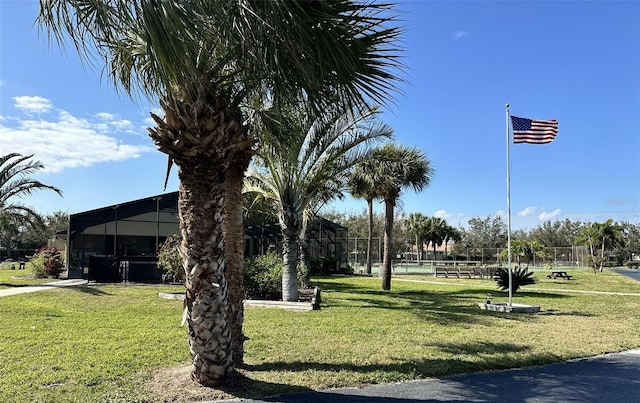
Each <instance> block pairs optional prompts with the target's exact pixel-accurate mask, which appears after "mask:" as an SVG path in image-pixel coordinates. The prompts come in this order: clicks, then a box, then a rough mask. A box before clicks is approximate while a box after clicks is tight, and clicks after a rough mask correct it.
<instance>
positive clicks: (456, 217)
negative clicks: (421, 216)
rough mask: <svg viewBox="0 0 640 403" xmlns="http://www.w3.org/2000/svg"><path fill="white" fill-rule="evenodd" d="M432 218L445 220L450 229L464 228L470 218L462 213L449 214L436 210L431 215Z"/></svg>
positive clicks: (445, 211)
mask: <svg viewBox="0 0 640 403" xmlns="http://www.w3.org/2000/svg"><path fill="white" fill-rule="evenodd" d="M433 216H434V217H438V218H442V219H444V220H446V221H447V224H449V225H451V226H452V227H459V226H465V225H467V224H468V222H469V218H470V217H468V216H466V215H465V214H463V213H450V212H448V211H447V210H438V211H436V212H435V213H433Z"/></svg>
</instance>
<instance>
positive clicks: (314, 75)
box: [39, 0, 400, 385]
mask: <svg viewBox="0 0 640 403" xmlns="http://www.w3.org/2000/svg"><path fill="white" fill-rule="evenodd" d="M394 21H395V15H394V12H393V6H392V5H389V4H382V3H373V2H368V1H367V2H353V1H335V2H307V1H261V0H255V1H251V0H247V1H237V0H218V1H209V0H182V1H163V0H95V1H91V2H84V1H75V0H41V1H40V15H39V22H40V23H41V24H42V25H43V26H44V27H45V28H46V29H48V32H49V33H50V34H52V35H53V36H54V37H55V38H56V39H57V40H58V43H60V44H64V43H69V42H70V43H72V44H73V45H74V46H75V47H76V49H77V50H78V52H79V53H80V55H81V57H82V58H83V59H84V60H87V61H89V62H94V61H96V60H98V61H100V60H101V61H103V62H104V70H105V71H106V72H107V73H108V75H109V77H110V78H111V79H112V81H113V82H114V84H115V86H116V88H118V89H122V90H124V91H125V92H126V93H128V94H131V95H134V94H139V93H143V94H145V95H146V96H148V97H149V98H150V99H151V100H152V101H156V100H159V102H160V105H161V107H162V109H163V112H164V116H163V117H160V116H156V115H153V114H152V117H153V118H154V120H155V123H156V127H155V128H151V129H149V134H150V136H151V138H152V139H153V141H154V142H155V144H156V145H157V147H158V149H159V150H160V151H161V152H163V153H166V154H167V155H168V157H169V167H170V166H171V164H172V163H175V164H176V165H177V167H178V176H179V179H180V185H179V194H180V196H179V203H178V209H179V217H180V228H181V232H182V245H181V254H182V255H183V257H184V268H185V272H186V277H187V279H186V282H185V286H186V295H185V311H184V314H183V322H184V323H187V324H188V329H187V334H188V340H189V345H190V350H191V356H192V359H193V364H194V365H193V372H192V375H191V376H192V378H193V379H195V380H196V381H197V382H199V383H201V384H204V385H216V384H218V383H220V382H221V381H222V380H223V379H224V378H225V377H226V375H227V374H228V373H229V372H230V371H231V370H232V369H233V361H236V362H238V361H241V360H238V359H237V357H236V358H234V354H235V355H236V356H238V355H241V354H242V346H241V343H242V340H243V336H242V334H241V333H238V332H237V329H238V328H240V329H241V325H240V326H234V325H230V324H229V321H232V322H240V323H241V321H242V315H241V310H242V306H241V303H240V302H239V301H241V296H240V295H239V294H236V295H235V297H234V296H231V303H232V304H234V306H232V307H231V309H229V297H228V294H229V289H228V285H227V284H228V282H229V281H236V280H234V279H239V278H240V277H241V276H239V275H237V273H229V271H230V270H231V271H236V270H239V267H234V266H236V264H232V265H231V266H227V260H226V256H225V253H226V251H225V232H226V235H227V236H238V234H237V232H233V231H231V229H230V226H229V225H228V223H227V225H225V224H224V222H225V218H229V219H237V217H238V213H237V211H235V212H234V209H239V208H241V205H240V204H235V205H231V204H230V203H229V202H227V201H226V200H227V199H229V200H236V199H239V198H240V196H239V195H240V192H241V187H242V182H241V178H242V175H239V174H237V172H236V174H232V173H230V171H229V170H230V169H236V170H237V171H238V172H244V170H245V169H246V168H247V166H248V163H249V161H250V160H251V157H252V155H253V153H254V152H255V138H254V136H253V132H251V131H250V130H249V129H250V128H249V127H248V126H247V125H246V124H245V118H244V114H243V109H242V105H243V104H244V103H245V102H247V101H248V99H259V100H269V102H272V103H277V102H279V101H280V100H282V99H290V98H301V97H303V96H304V97H308V98H309V99H310V100H312V102H313V103H314V105H315V107H316V108H317V109H321V108H322V107H323V105H326V104H327V103H333V102H340V103H347V104H356V103H360V102H362V101H363V99H365V98H371V99H372V100H373V101H374V102H377V103H382V104H385V103H386V101H387V100H388V99H389V94H390V93H391V92H393V91H394V90H395V88H394V81H396V75H395V71H396V68H398V67H400V66H399V63H398V61H397V56H398V52H397V48H396V47H395V45H394V42H395V39H396V37H397V36H398V35H399V33H400V29H399V27H397V26H388V25H389V23H393V22H394ZM96 54H97V57H96ZM231 167H233V168H231ZM225 209H226V210H225ZM230 242H231V244H232V245H231V246H230V248H229V252H231V251H234V253H237V245H239V243H236V242H238V241H230ZM237 290H238V287H235V286H233V287H231V292H234V293H236V292H237ZM234 312H236V313H238V314H235V317H234ZM230 328H231V329H236V331H234V332H233V333H230Z"/></svg>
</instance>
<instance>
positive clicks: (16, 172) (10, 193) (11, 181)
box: [0, 153, 62, 252]
mask: <svg viewBox="0 0 640 403" xmlns="http://www.w3.org/2000/svg"><path fill="white" fill-rule="evenodd" d="M31 158H33V155H26V156H23V155H20V154H17V153H9V154H5V155H2V156H0V222H1V226H2V232H3V234H4V235H7V236H4V237H3V238H6V239H5V243H6V242H9V243H10V240H11V239H15V236H17V234H18V228H19V227H22V226H25V225H26V226H39V227H42V226H43V225H44V221H43V218H42V216H41V215H40V214H38V212H36V211H35V210H33V209H32V208H30V207H27V206H25V205H23V204H21V203H18V202H16V199H19V198H22V197H24V196H28V195H30V194H31V193H33V192H35V191H37V190H52V191H54V192H56V193H58V194H59V195H62V192H61V191H60V189H58V188H56V187H54V186H49V185H45V184H44V183H42V182H40V181H38V180H36V179H33V178H31V177H30V175H31V174H33V173H36V172H37V171H39V170H41V169H43V168H44V165H42V163H41V162H39V161H30V160H31ZM10 249H11V246H10V245H9V246H8V248H7V251H8V252H9V251H10Z"/></svg>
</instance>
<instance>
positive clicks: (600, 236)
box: [576, 219, 621, 273]
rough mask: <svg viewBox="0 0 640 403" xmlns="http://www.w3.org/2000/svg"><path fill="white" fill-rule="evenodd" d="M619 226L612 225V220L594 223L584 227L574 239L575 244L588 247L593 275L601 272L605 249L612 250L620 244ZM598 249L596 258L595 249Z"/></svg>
mask: <svg viewBox="0 0 640 403" xmlns="http://www.w3.org/2000/svg"><path fill="white" fill-rule="evenodd" d="M620 231H621V228H620V226H618V225H616V224H614V222H613V220H612V219H608V220H607V221H605V222H603V223H598V222H594V223H591V225H589V226H586V227H584V228H583V229H582V230H580V232H579V233H578V236H577V237H576V243H578V244H582V245H586V246H588V247H589V255H590V260H591V267H592V268H593V271H594V273H595V272H597V271H602V268H603V264H604V257H605V249H606V248H612V247H614V246H615V245H617V244H619V243H620ZM598 248H599V249H600V256H598V253H597V249H598Z"/></svg>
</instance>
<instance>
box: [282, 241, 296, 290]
mask: <svg viewBox="0 0 640 403" xmlns="http://www.w3.org/2000/svg"><path fill="white" fill-rule="evenodd" d="M282 234H283V239H282V260H283V267H282V300H283V301H290V302H295V301H297V300H298V266H297V265H298V242H297V240H298V236H297V235H298V234H297V233H296V232H295V231H292V230H285V231H283V232H282Z"/></svg>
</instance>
